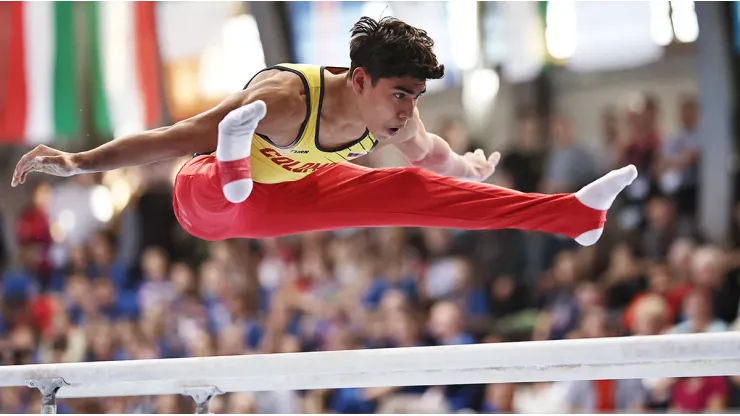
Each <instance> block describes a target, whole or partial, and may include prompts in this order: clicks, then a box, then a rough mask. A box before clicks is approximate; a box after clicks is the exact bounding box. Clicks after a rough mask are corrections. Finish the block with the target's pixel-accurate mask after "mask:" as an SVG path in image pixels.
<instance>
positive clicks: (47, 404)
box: [26, 378, 69, 415]
mask: <svg viewBox="0 0 740 416" xmlns="http://www.w3.org/2000/svg"><path fill="white" fill-rule="evenodd" d="M26 385H27V386H28V387H31V388H36V389H39V390H40V391H41V394H42V397H41V414H44V415H53V414H56V412H57V392H58V391H59V389H60V388H61V387H62V386H68V385H69V383H67V382H66V381H64V379H63V378H45V379H40V380H28V381H27V382H26Z"/></svg>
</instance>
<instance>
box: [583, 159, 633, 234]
mask: <svg viewBox="0 0 740 416" xmlns="http://www.w3.org/2000/svg"><path fill="white" fill-rule="evenodd" d="M636 178H637V168H636V167H635V166H634V165H629V166H625V167H623V168H621V169H616V170H613V171H611V172H609V173H607V174H606V175H604V176H602V177H601V178H599V179H597V180H595V181H593V182H591V183H590V184H588V185H586V186H584V187H583V188H581V190H580V191H578V192H576V198H577V199H578V200H579V201H580V202H581V203H582V204H583V205H585V206H587V207H589V208H592V209H595V210H599V211H606V210H608V209H609V208H610V207H611V206H612V204H613V203H614V200H615V199H617V195H619V193H620V192H622V190H624V188H626V187H627V186H629V185H630V184H631V183H632V182H633V181H634V180H635V179H636ZM603 232H604V229H603V228H597V229H594V230H591V231H587V232H585V233H583V234H581V235H579V236H578V237H576V242H577V243H578V244H581V245H584V246H590V245H593V244H595V243H596V242H597V241H599V238H601V234H602V233H603Z"/></svg>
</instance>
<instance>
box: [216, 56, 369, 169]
mask: <svg viewBox="0 0 740 416" xmlns="http://www.w3.org/2000/svg"><path fill="white" fill-rule="evenodd" d="M270 69H278V70H281V71H290V72H293V73H294V74H296V75H298V76H299V77H300V78H301V80H302V81H303V86H304V88H305V91H306V93H305V95H306V118H305V119H304V120H303V124H301V128H300V130H299V131H298V135H297V136H296V138H295V140H293V143H291V144H290V145H288V146H284V147H283V146H278V145H276V144H274V143H273V142H272V141H271V140H270V138H269V137H267V136H264V135H261V134H255V135H254V137H253V139H252V156H251V163H252V179H253V180H254V181H255V182H257V183H265V184H272V183H281V182H291V181H297V180H299V179H302V178H304V177H306V176H307V175H310V174H311V173H313V172H315V171H316V170H318V169H321V168H324V167H327V166H330V165H333V164H337V163H342V162H347V161H349V160H352V159H356V158H358V157H360V156H364V155H366V154H368V153H370V152H371V151H372V150H374V149H375V147H376V146H377V145H378V141H377V140H376V139H375V138H374V137H373V136H372V134H371V133H370V131H369V130H367V129H366V130H365V133H364V134H363V135H362V136H361V137H359V138H357V139H356V140H353V141H352V142H350V143H347V145H346V146H344V147H342V148H340V149H339V150H328V149H323V148H322V147H321V145H320V144H319V125H320V124H321V104H322V101H323V98H324V67H323V66H316V65H305V64H279V65H275V66H273V67H269V68H265V69H263V70H262V71H260V72H263V71H267V70H270ZM255 76H256V74H255ZM252 79H254V78H252ZM251 82H252V80H250V81H249V83H251ZM249 83H247V86H249ZM245 88H246V87H245ZM267 111H270V109H269V108H268V109H267ZM214 154H215V153H214Z"/></svg>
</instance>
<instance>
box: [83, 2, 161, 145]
mask: <svg viewBox="0 0 740 416" xmlns="http://www.w3.org/2000/svg"><path fill="white" fill-rule="evenodd" d="M86 4H87V5H88V7H89V9H90V10H89V12H90V13H89V14H88V16H89V17H90V22H91V24H90V27H89V29H90V31H91V36H90V38H91V40H92V42H91V47H92V50H91V52H92V53H91V54H90V57H91V70H92V80H91V82H93V87H94V88H93V100H92V102H93V109H92V111H93V120H94V127H95V128H96V132H97V133H104V132H107V133H108V134H109V135H111V136H112V137H120V136H123V135H126V134H131V133H136V132H139V131H142V130H147V129H151V128H156V127H160V126H161V125H162V124H163V122H164V120H163V119H162V111H161V104H162V99H161V92H160V88H161V80H160V76H159V67H160V59H159V54H158V51H157V48H158V46H157V36H156V31H157V29H156V19H155V6H156V3H154V2H113V1H112V2H99V3H98V2H90V3H86Z"/></svg>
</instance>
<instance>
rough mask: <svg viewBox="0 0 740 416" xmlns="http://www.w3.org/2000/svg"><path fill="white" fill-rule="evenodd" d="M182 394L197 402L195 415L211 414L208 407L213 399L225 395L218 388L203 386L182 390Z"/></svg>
mask: <svg viewBox="0 0 740 416" xmlns="http://www.w3.org/2000/svg"><path fill="white" fill-rule="evenodd" d="M182 394H183V395H186V396H190V397H192V398H193V400H195V414H197V415H205V414H209V412H208V405H209V403H210V402H211V398H212V397H213V396H217V395H219V394H223V392H221V390H219V389H218V387H216V386H203V387H185V388H183V389H182Z"/></svg>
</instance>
